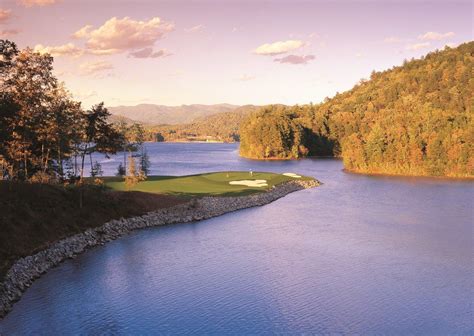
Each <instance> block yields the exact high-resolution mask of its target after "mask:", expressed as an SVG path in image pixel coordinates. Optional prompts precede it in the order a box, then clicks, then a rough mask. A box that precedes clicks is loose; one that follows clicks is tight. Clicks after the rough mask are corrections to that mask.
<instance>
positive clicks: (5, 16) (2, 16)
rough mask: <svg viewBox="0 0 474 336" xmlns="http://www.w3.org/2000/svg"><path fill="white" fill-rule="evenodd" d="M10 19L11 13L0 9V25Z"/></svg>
mask: <svg viewBox="0 0 474 336" xmlns="http://www.w3.org/2000/svg"><path fill="white" fill-rule="evenodd" d="M11 17H12V11H11V10H9V9H2V8H0V23H5V22H7V21H8V20H10V19H11Z"/></svg>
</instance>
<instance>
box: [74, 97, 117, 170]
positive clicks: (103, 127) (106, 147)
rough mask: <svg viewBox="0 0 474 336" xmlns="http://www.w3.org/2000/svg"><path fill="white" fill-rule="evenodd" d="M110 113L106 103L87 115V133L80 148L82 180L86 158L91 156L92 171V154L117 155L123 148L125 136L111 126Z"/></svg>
mask: <svg viewBox="0 0 474 336" xmlns="http://www.w3.org/2000/svg"><path fill="white" fill-rule="evenodd" d="M109 116H110V113H109V111H108V110H107V109H106V108H105V107H104V103H99V104H97V105H94V106H92V108H91V109H90V110H88V111H87V112H86V113H85V131H84V133H83V139H82V143H81V145H80V146H79V151H80V153H81V154H80V155H81V179H82V178H83V175H84V162H85V157H86V156H87V155H89V158H90V164H91V169H92V153H93V152H98V153H103V154H105V155H106V156H107V155H108V154H115V153H117V151H119V150H120V149H122V148H123V145H124V138H123V136H122V135H121V134H120V133H119V132H118V131H117V130H116V129H115V128H114V127H113V125H112V124H109V123H108V121H107V119H108V117H109Z"/></svg>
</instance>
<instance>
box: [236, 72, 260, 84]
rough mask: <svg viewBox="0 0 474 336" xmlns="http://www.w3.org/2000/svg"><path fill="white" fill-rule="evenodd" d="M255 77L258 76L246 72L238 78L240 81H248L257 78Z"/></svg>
mask: <svg viewBox="0 0 474 336" xmlns="http://www.w3.org/2000/svg"><path fill="white" fill-rule="evenodd" d="M255 78H257V77H255V76H253V75H247V74H244V75H242V76H240V77H239V78H238V80H239V81H242V82H247V81H250V80H253V79H255Z"/></svg>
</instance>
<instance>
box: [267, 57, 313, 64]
mask: <svg viewBox="0 0 474 336" xmlns="http://www.w3.org/2000/svg"><path fill="white" fill-rule="evenodd" d="M315 58H316V56H314V55H302V56H300V55H288V56H285V57H283V58H275V59H274V60H273V61H274V62H278V63H288V64H308V62H309V61H312V60H314V59H315Z"/></svg>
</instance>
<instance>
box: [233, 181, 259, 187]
mask: <svg viewBox="0 0 474 336" xmlns="http://www.w3.org/2000/svg"><path fill="white" fill-rule="evenodd" d="M229 184H232V185H243V186H246V187H266V186H268V184H267V180H239V181H230V182H229Z"/></svg>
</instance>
